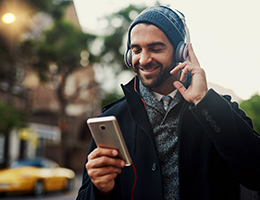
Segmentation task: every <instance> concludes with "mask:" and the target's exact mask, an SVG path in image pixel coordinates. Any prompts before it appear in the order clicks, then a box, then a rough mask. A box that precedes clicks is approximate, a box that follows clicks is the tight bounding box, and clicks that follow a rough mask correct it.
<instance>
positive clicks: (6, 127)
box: [0, 102, 27, 168]
mask: <svg viewBox="0 0 260 200" xmlns="http://www.w3.org/2000/svg"><path fill="white" fill-rule="evenodd" d="M0 121H1V123H0V134H3V135H4V138H5V146H4V149H3V150H4V156H3V157H4V162H3V163H2V164H1V165H0V168H5V167H7V164H8V160H7V158H8V153H9V152H8V143H9V137H7V136H8V134H9V133H10V131H11V130H12V129H14V128H21V127H25V126H26V121H27V114H26V113H25V112H22V111H19V110H17V109H16V108H14V107H13V106H12V105H10V104H8V105H6V104H3V103H2V102H0Z"/></svg>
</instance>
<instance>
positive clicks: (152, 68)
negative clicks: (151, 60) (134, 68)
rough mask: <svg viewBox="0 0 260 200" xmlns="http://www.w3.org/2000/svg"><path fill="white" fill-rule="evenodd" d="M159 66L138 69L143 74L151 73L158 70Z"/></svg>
mask: <svg viewBox="0 0 260 200" xmlns="http://www.w3.org/2000/svg"><path fill="white" fill-rule="evenodd" d="M159 67H160V66H157V67H151V68H140V69H141V70H142V71H144V72H152V71H154V70H156V69H158V68H159Z"/></svg>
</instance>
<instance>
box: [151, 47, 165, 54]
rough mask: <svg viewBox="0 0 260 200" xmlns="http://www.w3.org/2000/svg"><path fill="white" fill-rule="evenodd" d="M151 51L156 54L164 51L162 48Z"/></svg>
mask: <svg viewBox="0 0 260 200" xmlns="http://www.w3.org/2000/svg"><path fill="white" fill-rule="evenodd" d="M150 51H151V52H154V53H160V52H161V51H162V49H161V48H151V49H150Z"/></svg>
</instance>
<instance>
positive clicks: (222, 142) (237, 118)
mask: <svg viewBox="0 0 260 200" xmlns="http://www.w3.org/2000/svg"><path fill="white" fill-rule="evenodd" d="M230 99H231V98H230V97H228V96H226V97H222V96H220V95H219V94H217V93H216V92H215V91H214V90H212V89H211V90H209V92H208V93H207V95H206V96H205V97H204V98H203V99H202V100H201V102H199V103H198V104H197V105H196V106H191V107H190V109H191V111H192V113H193V114H194V116H195V117H196V119H197V120H198V121H199V123H200V124H201V125H202V126H203V128H204V130H205V132H206V134H208V136H209V137H210V139H211V140H212V142H213V143H214V145H215V147H216V149H217V150H218V152H219V154H220V155H221V156H222V157H223V158H224V159H225V160H226V161H227V162H228V164H229V165H230V167H231V168H232V170H233V172H234V173H235V174H236V176H237V177H238V178H239V181H240V183H241V184H243V185H244V186H245V187H247V188H248V189H251V190H260V181H259V180H260V137H259V134H258V133H257V132H256V131H255V130H254V129H253V126H252V121H251V119H250V118H249V117H247V116H246V114H245V112H244V111H242V110H241V109H239V107H238V104H237V103H231V102H230Z"/></svg>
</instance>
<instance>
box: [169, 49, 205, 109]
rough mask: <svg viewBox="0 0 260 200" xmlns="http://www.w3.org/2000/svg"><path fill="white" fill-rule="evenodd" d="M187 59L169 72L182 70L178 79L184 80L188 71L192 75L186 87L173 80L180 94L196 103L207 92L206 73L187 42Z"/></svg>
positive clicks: (174, 72) (173, 72)
mask: <svg viewBox="0 0 260 200" xmlns="http://www.w3.org/2000/svg"><path fill="white" fill-rule="evenodd" d="M188 52H189V61H185V62H183V63H181V64H179V65H178V66H176V67H175V68H174V69H173V70H172V71H171V72H170V73H171V74H172V75H173V74H176V73H177V72H179V71H180V70H182V73H181V77H180V81H181V82H183V81H184V80H185V77H186V75H187V74H188V73H189V72H190V73H191V75H192V81H191V85H190V86H189V87H188V89H186V88H185V87H184V86H183V84H182V83H181V82H179V81H175V82H174V83H173V84H174V87H175V88H176V89H177V90H178V91H179V92H180V93H181V94H182V96H183V98H184V99H185V100H186V101H188V102H190V103H193V104H194V105H196V104H197V103H199V102H200V100H201V99H202V98H203V97H204V96H205V95H206V93H207V92H208V86H207V80H206V74H205V72H204V70H203V69H202V68H201V67H200V64H199V61H198V59H197V57H196V55H195V53H194V51H193V48H192V45H191V44H188Z"/></svg>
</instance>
